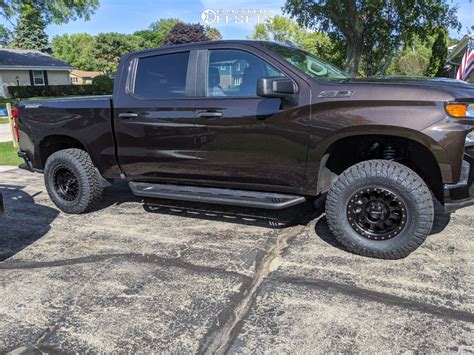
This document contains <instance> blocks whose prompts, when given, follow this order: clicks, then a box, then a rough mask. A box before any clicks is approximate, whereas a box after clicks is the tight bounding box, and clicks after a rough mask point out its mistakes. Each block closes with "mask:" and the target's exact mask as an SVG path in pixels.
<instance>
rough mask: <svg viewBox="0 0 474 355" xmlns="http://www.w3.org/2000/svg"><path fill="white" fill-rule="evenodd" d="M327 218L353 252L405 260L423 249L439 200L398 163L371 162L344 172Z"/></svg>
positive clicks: (331, 197)
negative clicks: (421, 247)
mask: <svg viewBox="0 0 474 355" xmlns="http://www.w3.org/2000/svg"><path fill="white" fill-rule="evenodd" d="M326 217H327V220H328V225H329V228H330V230H331V232H332V233H333V235H334V236H335V238H336V239H337V240H338V241H339V242H340V243H341V244H342V245H344V246H345V247H346V248H347V249H348V250H349V251H352V252H354V253H356V254H359V255H364V256H370V257H375V258H381V259H401V258H404V257H406V256H408V255H409V254H410V253H411V252H413V251H414V250H415V249H417V248H418V247H419V246H420V245H421V244H422V243H423V241H424V240H425V239H426V237H427V236H428V234H429V233H430V231H431V228H432V226H433V219H434V207H433V199H432V195H431V192H430V189H429V188H428V186H426V184H425V182H424V181H423V179H422V178H421V177H420V176H419V175H417V174H416V173H415V172H414V171H413V170H411V169H409V168H408V167H406V166H404V165H401V164H399V163H396V162H392V161H386V160H369V161H365V162H362V163H359V164H356V165H354V166H352V167H350V168H348V169H347V170H346V171H344V172H343V173H342V174H341V175H340V176H339V178H338V180H337V181H336V182H335V183H334V185H333V186H332V188H331V189H330V191H329V193H328V196H327V200H326Z"/></svg>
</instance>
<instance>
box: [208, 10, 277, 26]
mask: <svg viewBox="0 0 474 355" xmlns="http://www.w3.org/2000/svg"><path fill="white" fill-rule="evenodd" d="M274 16H275V13H274V12H273V11H272V10H259V9H239V10H229V9H206V10H204V11H203V12H202V13H201V20H202V21H203V22H204V23H205V24H206V25H213V24H214V25H215V24H225V25H227V24H236V25H243V24H249V23H250V24H260V23H265V22H270V21H271V20H272V19H273V17H274Z"/></svg>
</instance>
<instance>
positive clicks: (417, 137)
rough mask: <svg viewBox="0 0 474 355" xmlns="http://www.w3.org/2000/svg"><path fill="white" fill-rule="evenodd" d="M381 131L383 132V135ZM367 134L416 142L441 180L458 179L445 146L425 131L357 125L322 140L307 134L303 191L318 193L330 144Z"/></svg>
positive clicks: (309, 193) (312, 193)
mask: <svg viewBox="0 0 474 355" xmlns="http://www.w3.org/2000/svg"><path fill="white" fill-rule="evenodd" d="M384 132H387V133H386V134H385V133H384ZM466 134H467V133H466ZM367 135H370V136H381V137H382V136H383V137H399V138H404V139H409V140H412V141H414V142H417V143H419V144H421V145H422V146H424V147H425V148H426V149H427V150H429V151H430V152H432V154H433V156H434V157H435V159H436V161H437V163H438V166H439V168H440V173H441V177H442V179H443V182H445V183H449V182H451V181H453V179H456V178H457V179H459V174H460V171H459V173H458V174H456V169H457V168H456V164H454V166H453V162H452V161H451V159H452V156H451V154H448V150H446V147H444V146H443V145H441V144H439V143H438V142H437V141H436V140H435V139H434V137H432V136H430V135H429V134H427V133H425V132H420V131H418V130H413V129H410V128H406V127H398V126H387V125H360V126H351V127H347V128H342V129H340V130H338V131H336V132H334V134H332V135H330V136H327V137H325V138H323V139H322V140H321V139H320V137H318V136H315V135H310V137H309V151H308V164H307V169H306V176H305V186H304V192H305V193H306V194H308V195H313V196H314V195H317V194H318V193H319V192H320V191H319V190H318V176H319V175H320V170H321V169H322V168H324V166H325V163H326V161H327V157H326V158H325V154H327V152H328V151H329V150H330V148H331V146H332V145H333V144H335V143H336V142H338V141H340V140H341V139H344V138H347V137H354V136H360V137H361V139H362V137H363V136H367ZM464 137H465V136H464ZM460 157H461V159H462V154H460ZM459 169H460V167H459Z"/></svg>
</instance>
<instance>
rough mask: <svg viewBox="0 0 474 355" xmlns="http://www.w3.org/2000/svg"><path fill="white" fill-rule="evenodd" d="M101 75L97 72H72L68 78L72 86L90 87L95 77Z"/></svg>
mask: <svg viewBox="0 0 474 355" xmlns="http://www.w3.org/2000/svg"><path fill="white" fill-rule="evenodd" d="M100 75H102V73H101V72H99V71H85V70H73V71H72V72H71V73H70V74H69V76H70V78H71V84H73V85H90V84H92V80H93V79H94V78H95V77H96V76H100Z"/></svg>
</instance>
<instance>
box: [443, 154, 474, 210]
mask: <svg viewBox="0 0 474 355" xmlns="http://www.w3.org/2000/svg"><path fill="white" fill-rule="evenodd" d="M473 205H474V154H473V155H471V154H470V151H469V149H468V148H467V149H466V154H465V155H464V161H463V166H462V173H461V179H460V181H459V183H457V184H453V185H444V211H445V212H446V213H451V212H454V211H456V210H458V209H460V208H464V207H468V206H473Z"/></svg>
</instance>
